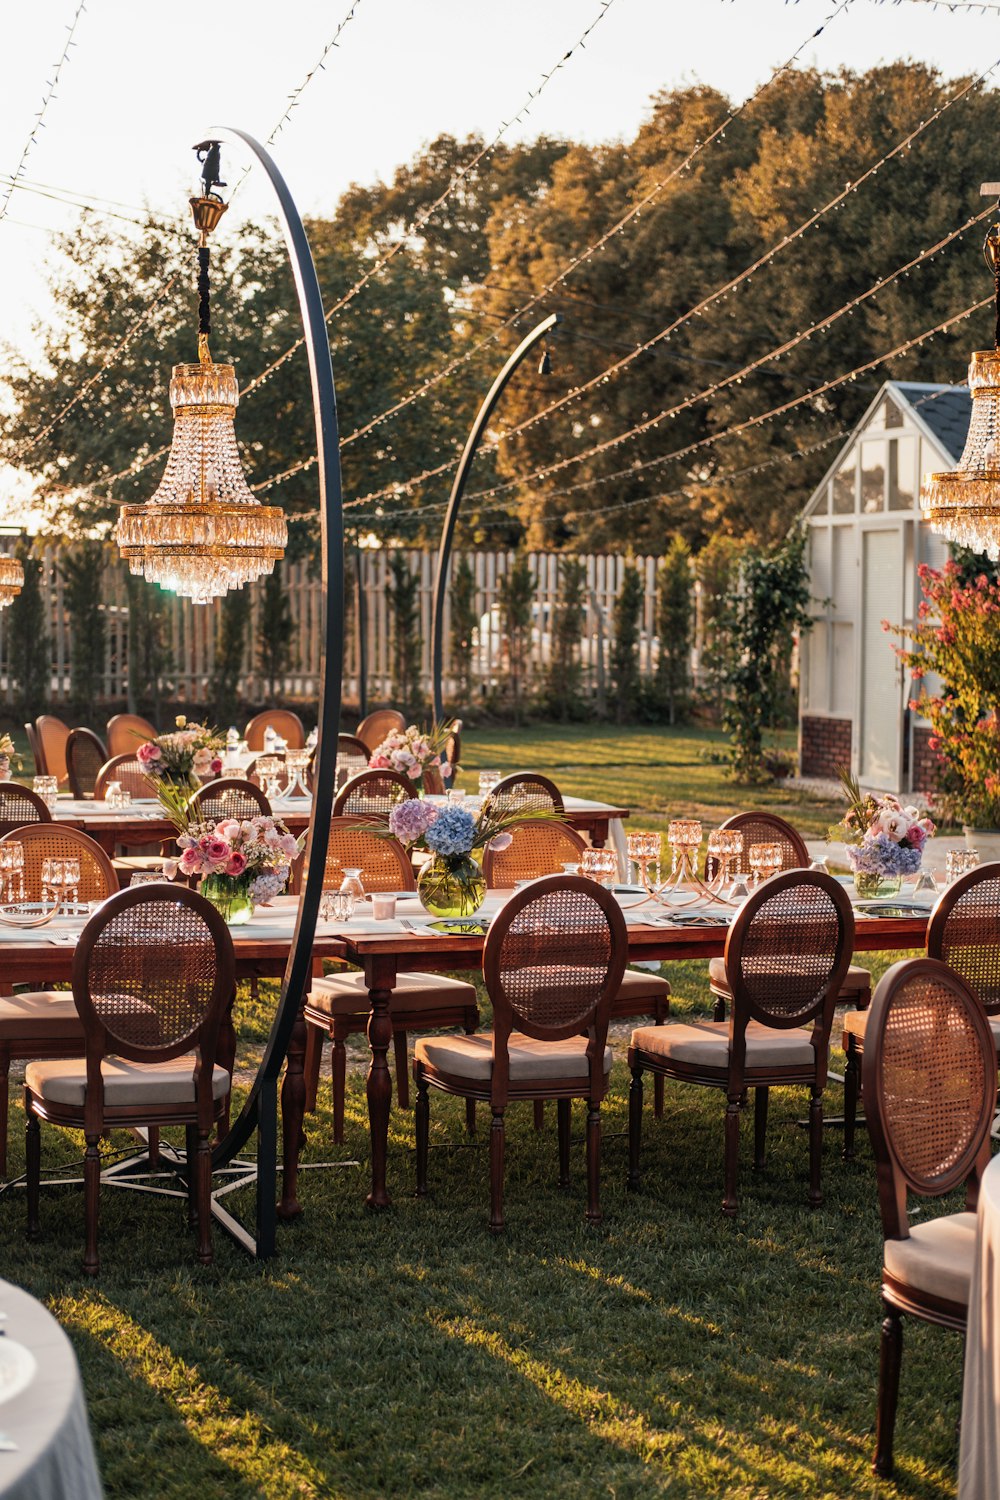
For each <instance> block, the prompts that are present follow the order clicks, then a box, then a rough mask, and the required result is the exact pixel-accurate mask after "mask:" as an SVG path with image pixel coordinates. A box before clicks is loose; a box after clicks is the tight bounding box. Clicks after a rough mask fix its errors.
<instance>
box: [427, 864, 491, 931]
mask: <svg viewBox="0 0 1000 1500" xmlns="http://www.w3.org/2000/svg"><path fill="white" fill-rule="evenodd" d="M417 895H418V896H419V897H420V902H421V905H422V906H423V908H424V910H425V911H429V912H430V913H431V915H432V916H434V917H471V916H472V915H473V913H474V912H477V911H478V910H479V908H480V907H481V906H482V904H483V900H484V898H485V896H486V877H485V875H484V874H483V871H482V867H481V865H480V864H479V863H478V862H477V861H476V860H475V859H473V857H472V855H471V854H435V855H434V857H433V859H429V860H428V861H427V863H426V864H425V865H424V867H423V869H422V870H421V872H420V878H419V880H418V881H417Z"/></svg>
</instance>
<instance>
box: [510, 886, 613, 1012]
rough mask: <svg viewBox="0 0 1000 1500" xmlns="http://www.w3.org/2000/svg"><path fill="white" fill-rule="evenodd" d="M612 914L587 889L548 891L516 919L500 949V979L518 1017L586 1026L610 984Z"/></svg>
mask: <svg viewBox="0 0 1000 1500" xmlns="http://www.w3.org/2000/svg"><path fill="white" fill-rule="evenodd" d="M611 954H612V942H611V930H610V927H609V925H608V918H607V916H606V915H605V913H604V911H603V909H602V908H601V906H600V905H599V904H598V902H597V901H596V900H595V899H594V898H593V897H592V896H590V895H589V894H588V893H587V892H586V891H579V890H571V891H561V890H560V891H549V892H546V893H545V894H544V895H542V896H539V897H537V898H536V899H535V900H534V901H531V902H529V904H528V905H527V906H525V907H524V909H523V910H522V911H520V912H518V914H517V915H516V916H515V917H514V918H513V920H512V922H511V925H510V927H509V929H508V931H507V932H506V934H505V935H504V938H503V942H502V945H501V948H500V958H499V983H500V986H501V988H502V991H503V994H504V996H505V998H506V1000H507V1002H508V1004H509V1005H510V1007H511V1010H512V1011H513V1013H514V1018H515V1025H516V1024H517V1021H518V1018H523V1020H525V1021H527V1022H528V1023H530V1024H531V1025H532V1026H535V1027H539V1028H545V1027H551V1028H553V1029H554V1030H558V1029H560V1028H563V1027H566V1026H570V1025H579V1026H580V1027H581V1028H582V1027H583V1026H585V1025H586V1024H587V1022H588V1020H589V1019H590V1017H591V1016H592V1015H593V1012H594V1007H595V1006H596V1005H597V1002H598V1000H599V999H600V995H601V991H602V988H603V986H604V985H605V984H606V982H607V977H608V967H609V965H610V962H611Z"/></svg>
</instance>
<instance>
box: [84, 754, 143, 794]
mask: <svg viewBox="0 0 1000 1500" xmlns="http://www.w3.org/2000/svg"><path fill="white" fill-rule="evenodd" d="M111 781H118V782H121V788H122V791H123V792H128V794H129V796H130V797H155V796H156V791H155V786H154V783H153V781H152V780H151V778H150V776H149V774H148V772H147V771H146V768H145V766H144V765H143V763H142V761H141V760H136V758H135V751H134V750H133V751H132V752H131V754H129V755H113V756H112V757H111V759H110V760H109V761H106V762H105V764H104V765H103V766H102V767H101V769H100V771H99V772H98V773H97V780H96V781H95V783H94V798H95V800H96V801H98V802H101V801H103V800H104V797H105V795H106V793H107V788H108V783H109V782H111Z"/></svg>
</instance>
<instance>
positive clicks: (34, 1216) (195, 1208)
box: [24, 885, 236, 1275]
mask: <svg viewBox="0 0 1000 1500" xmlns="http://www.w3.org/2000/svg"><path fill="white" fill-rule="evenodd" d="M163 902H169V903H173V904H175V905H176V904H180V905H182V906H187V907H190V908H191V909H192V910H193V911H195V912H197V914H198V916H199V917H200V918H201V920H202V922H203V923H204V925H205V928H206V929H207V934H208V936H209V937H210V939H211V941H212V943H213V944H214V949H215V973H214V976H213V979H212V986H211V997H210V1000H209V1003H208V1005H207V1007H206V1009H205V1012H204V1014H203V1015H202V1017H201V1019H200V1021H199V1023H198V1025H197V1026H196V1027H194V1028H193V1029H192V1030H191V1031H190V1032H189V1033H188V1034H187V1035H186V1036H183V1037H179V1038H176V1039H175V1040H174V1041H172V1042H169V1043H167V1044H165V1045H163V1046H161V1047H138V1046H136V1045H134V1044H132V1043H131V1042H129V1041H128V1040H127V1039H126V1038H124V1037H123V1036H121V1035H120V1034H116V1033H114V1032H113V1031H112V1030H111V1029H110V1027H109V1025H108V1023H107V1020H106V1019H105V1018H102V1016H101V1014H100V1012H99V1011H98V1010H97V1009H96V1007H95V1005H94V1001H93V997H92V995H91V992H90V968H91V959H92V956H93V953H94V949H95V946H96V945H97V942H98V939H99V938H100V936H101V934H102V933H103V932H104V930H105V929H106V928H107V927H108V926H109V924H110V923H112V922H114V921H115V920H116V919H117V918H118V917H119V916H120V915H121V914H122V913H123V912H125V911H127V910H128V909H129V908H131V907H135V906H140V905H155V904H157V903H163ZM235 989H236V962H235V957H234V954H233V942H232V938H231V936H230V934H229V929H228V928H227V927H226V924H225V922H224V921H223V919H222V917H221V916H220V915H219V913H218V912H217V911H216V909H215V907H214V906H213V905H212V904H211V902H209V901H206V900H205V898H204V897H203V896H200V895H199V894H198V893H197V892H196V891H192V890H188V889H187V888H186V887H184V886H171V887H170V888H169V889H166V888H162V889H158V888H157V887H156V886H152V885H146V886H140V887H138V888H137V889H135V890H125V891H119V892H118V893H117V895H114V896H112V897H111V898H110V900H108V901H106V902H105V904H104V905H103V906H102V908H101V910H100V911H99V912H97V913H96V915H95V916H94V917H92V918H91V920H90V921H89V922H88V924H87V926H86V927H85V928H84V930H83V934H82V936H81V938H80V941H79V943H78V945H77V948H76V951H75V953H74V955H73V999H74V1001H75V1002H76V1007H77V1010H78V1012H79V1015H80V1020H81V1022H82V1025H83V1032H84V1055H85V1057H86V1064H87V1084H86V1094H85V1099H84V1104H83V1106H82V1108H81V1107H79V1106H76V1105H69V1104H63V1103H58V1102H55V1101H52V1100H48V1099H43V1098H41V1097H39V1096H38V1095H36V1094H34V1093H33V1092H32V1090H31V1089H30V1088H29V1087H28V1086H27V1084H26V1085H25V1091H24V1102H25V1114H26V1116H27V1125H26V1158H27V1173H26V1176H27V1200H28V1234H29V1236H31V1237H36V1236H37V1235H38V1233H39V1228H40V1226H39V1213H38V1210H39V1185H40V1171H41V1140H40V1128H39V1122H40V1121H41V1120H47V1121H50V1122H51V1123H53V1124H57V1125H64V1126H67V1127H69V1128H71V1129H77V1130H79V1129H81V1128H82V1130H83V1132H84V1135H85V1137H86V1142H87V1149H86V1155H85V1158H84V1191H85V1198H86V1250H85V1253H84V1262H83V1268H84V1271H85V1272H86V1273H87V1274H88V1275H96V1273H97V1271H98V1270H99V1267H100V1262H99V1259H98V1253H97V1232H98V1196H99V1189H100V1181H101V1159H100V1152H99V1149H98V1147H99V1142H100V1139H101V1137H102V1135H105V1134H107V1132H108V1131H110V1130H114V1129H122V1128H128V1127H135V1126H142V1125H150V1126H154V1127H156V1128H157V1129H160V1128H162V1127H164V1126H169V1125H184V1126H186V1128H187V1149H188V1172H187V1180H188V1194H189V1197H188V1213H189V1221H190V1222H191V1223H192V1224H196V1225H197V1230H198V1260H199V1261H200V1262H201V1264H202V1265H209V1264H210V1263H211V1260H212V1217H211V1191H212V1155H211V1148H210V1146H209V1135H210V1134H211V1131H212V1127H213V1124H214V1122H215V1121H216V1120H217V1119H220V1118H222V1116H223V1113H224V1110H225V1104H226V1100H225V1098H220V1099H215V1098H214V1097H213V1089H212V1075H213V1069H214V1067H215V1064H216V1060H217V1052H218V1043H219V1033H220V1029H221V1026H222V1022H223V1019H224V1016H225V1013H226V1011H227V1010H228V1008H229V1006H230V1005H231V1004H232V1001H233V997H234V995H235ZM191 1053H197V1063H196V1067H195V1088H194V1092H195V1100H194V1103H193V1104H152V1105H151V1104H149V1103H146V1104H143V1105H123V1106H107V1105H105V1103H104V1088H103V1084H102V1079H101V1063H102V1062H103V1061H104V1059H105V1058H107V1057H109V1056H112V1055H113V1056H116V1057H122V1058H125V1059H127V1060H129V1061H132V1062H143V1063H158V1062H170V1061H172V1060H173V1059H175V1058H178V1057H183V1056H186V1055H189V1054H191Z"/></svg>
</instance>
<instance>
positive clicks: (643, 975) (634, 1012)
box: [483, 818, 670, 1115]
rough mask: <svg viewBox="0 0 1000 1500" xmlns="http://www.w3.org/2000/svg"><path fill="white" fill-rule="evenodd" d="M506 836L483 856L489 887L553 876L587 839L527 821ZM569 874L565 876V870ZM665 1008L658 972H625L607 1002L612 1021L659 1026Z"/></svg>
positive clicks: (659, 1108)
mask: <svg viewBox="0 0 1000 1500" xmlns="http://www.w3.org/2000/svg"><path fill="white" fill-rule="evenodd" d="M507 832H508V833H509V834H510V835H511V843H510V844H509V845H508V847H507V848H506V849H491V848H490V847H489V846H488V845H487V847H486V851H485V853H484V854H483V874H484V875H485V876H486V884H487V886H489V887H490V889H494V888H498V887H500V888H508V889H509V888H510V887H511V886H513V885H515V884H516V882H517V881H519V880H538V879H539V878H540V877H541V876H543V875H558V874H559V873H560V872H561V871H562V869H563V866H564V865H566V864H577V865H578V864H579V863H580V861H581V859H582V858H583V852H584V850H585V849H586V848H587V843H586V840H585V839H583V838H582V837H581V835H580V834H578V833H577V831H576V829H575V828H567V827H566V825H565V823H556V822H551V823H550V822H549V821H548V820H547V819H542V818H530V819H528V821H527V822H524V823H513V824H511V826H510V827H509V828H508V830H507ZM567 873H568V872H567ZM669 1009H670V985H669V984H668V983H667V981H666V980H665V979H661V978H660V976H659V974H651V973H650V972H649V971H648V970H643V969H626V970H625V972H624V974H623V975H622V982H621V984H620V985H619V987H618V991H617V993H616V995H615V997H614V999H613V1000H612V1002H611V1019H612V1020H613V1021H615V1020H620V1019H622V1018H623V1017H625V1018H627V1017H632V1016H652V1017H653V1018H654V1022H655V1024H656V1025H657V1026H662V1024H663V1022H664V1021H665V1020H666V1017H667V1012H668V1011H669ZM655 1084H656V1087H655V1106H656V1113H657V1114H659V1115H662V1113H663V1080H662V1079H661V1078H657V1079H656V1081H655Z"/></svg>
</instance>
